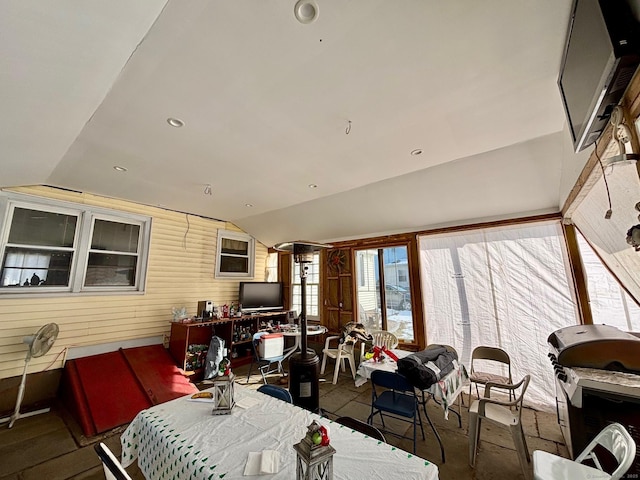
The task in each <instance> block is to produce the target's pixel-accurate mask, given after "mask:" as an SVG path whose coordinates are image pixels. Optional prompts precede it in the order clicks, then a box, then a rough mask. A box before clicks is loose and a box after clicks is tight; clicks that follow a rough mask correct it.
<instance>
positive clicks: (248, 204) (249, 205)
mask: <svg viewBox="0 0 640 480" xmlns="http://www.w3.org/2000/svg"><path fill="white" fill-rule="evenodd" d="M244 206H245V207H248V208H251V207H253V204H252V203H245V204H244Z"/></svg>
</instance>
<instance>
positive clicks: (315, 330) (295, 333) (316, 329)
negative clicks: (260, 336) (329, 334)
mask: <svg viewBox="0 0 640 480" xmlns="http://www.w3.org/2000/svg"><path fill="white" fill-rule="evenodd" d="M326 331H327V328H326V327H323V326H311V327H310V326H307V337H312V336H314V335H321V334H323V333H326ZM280 333H282V334H283V335H284V336H285V337H293V338H294V340H295V343H294V345H293V347H291V348H288V349H287V350H285V351H284V358H283V359H282V360H283V361H284V360H286V359H287V358H289V357H290V356H291V355H293V354H294V353H295V352H297V351H299V350H300V339H301V338H302V332H301V331H300V328H299V327H297V326H296V327H295V329H290V330H289V329H288V327H287V326H286V325H285V326H283V327H282V330H281V332H280Z"/></svg>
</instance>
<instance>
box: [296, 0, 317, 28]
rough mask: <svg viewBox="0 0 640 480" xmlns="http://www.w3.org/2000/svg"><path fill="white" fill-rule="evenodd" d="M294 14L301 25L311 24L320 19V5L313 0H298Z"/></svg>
mask: <svg viewBox="0 0 640 480" xmlns="http://www.w3.org/2000/svg"><path fill="white" fill-rule="evenodd" d="M293 14H294V15H295V16H296V19H297V20H298V21H299V22H300V23H311V22H313V21H315V20H316V19H317V18H318V5H317V4H316V2H314V1H313V0H298V2H296V5H295V7H293Z"/></svg>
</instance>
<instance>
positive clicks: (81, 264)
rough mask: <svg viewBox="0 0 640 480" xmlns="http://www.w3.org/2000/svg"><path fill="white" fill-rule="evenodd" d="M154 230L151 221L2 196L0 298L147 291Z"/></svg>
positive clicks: (25, 197)
mask: <svg viewBox="0 0 640 480" xmlns="http://www.w3.org/2000/svg"><path fill="white" fill-rule="evenodd" d="M150 228H151V219H150V218H149V217H142V216H139V215H132V214H127V213H123V212H115V211H110V210H106V209H102V208H98V207H91V206H86V205H76V204H72V203H68V202H60V201H56V200H49V199H37V200H36V199H33V198H32V197H29V196H25V195H20V194H12V193H1V194H0V234H1V236H0V255H1V258H2V266H1V269H0V294H7V293H17V294H23V293H43V292H48V293H51V292H72V293H77V292H83V291H94V292H95V291H105V290H108V291H118V292H122V291H143V290H144V284H145V274H146V263H147V254H148V245H149V233H150ZM34 287H37V288H34Z"/></svg>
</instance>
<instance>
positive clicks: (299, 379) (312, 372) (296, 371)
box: [273, 241, 331, 412]
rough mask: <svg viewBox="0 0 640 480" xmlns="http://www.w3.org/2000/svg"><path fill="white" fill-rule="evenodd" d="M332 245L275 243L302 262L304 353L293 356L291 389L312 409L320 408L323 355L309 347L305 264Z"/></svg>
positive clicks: (301, 403)
mask: <svg viewBox="0 0 640 480" xmlns="http://www.w3.org/2000/svg"><path fill="white" fill-rule="evenodd" d="M330 247H331V245H325V244H321V243H313V242H302V241H298V242H286V243H280V244H278V245H275V246H274V247H273V248H275V249H276V250H280V251H284V252H291V253H293V259H294V261H295V262H296V263H299V264H300V288H301V292H300V296H301V312H300V340H301V342H300V352H299V353H295V354H293V355H292V356H291V357H290V358H289V391H290V392H291V396H292V397H293V403H294V405H298V406H299V407H302V408H305V409H307V410H310V411H312V412H317V411H319V410H320V389H319V381H320V358H318V355H316V352H315V351H313V350H309V349H307V270H308V267H307V266H306V265H305V264H307V263H311V262H312V261H313V254H314V253H315V252H317V251H320V250H321V249H323V248H330Z"/></svg>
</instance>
